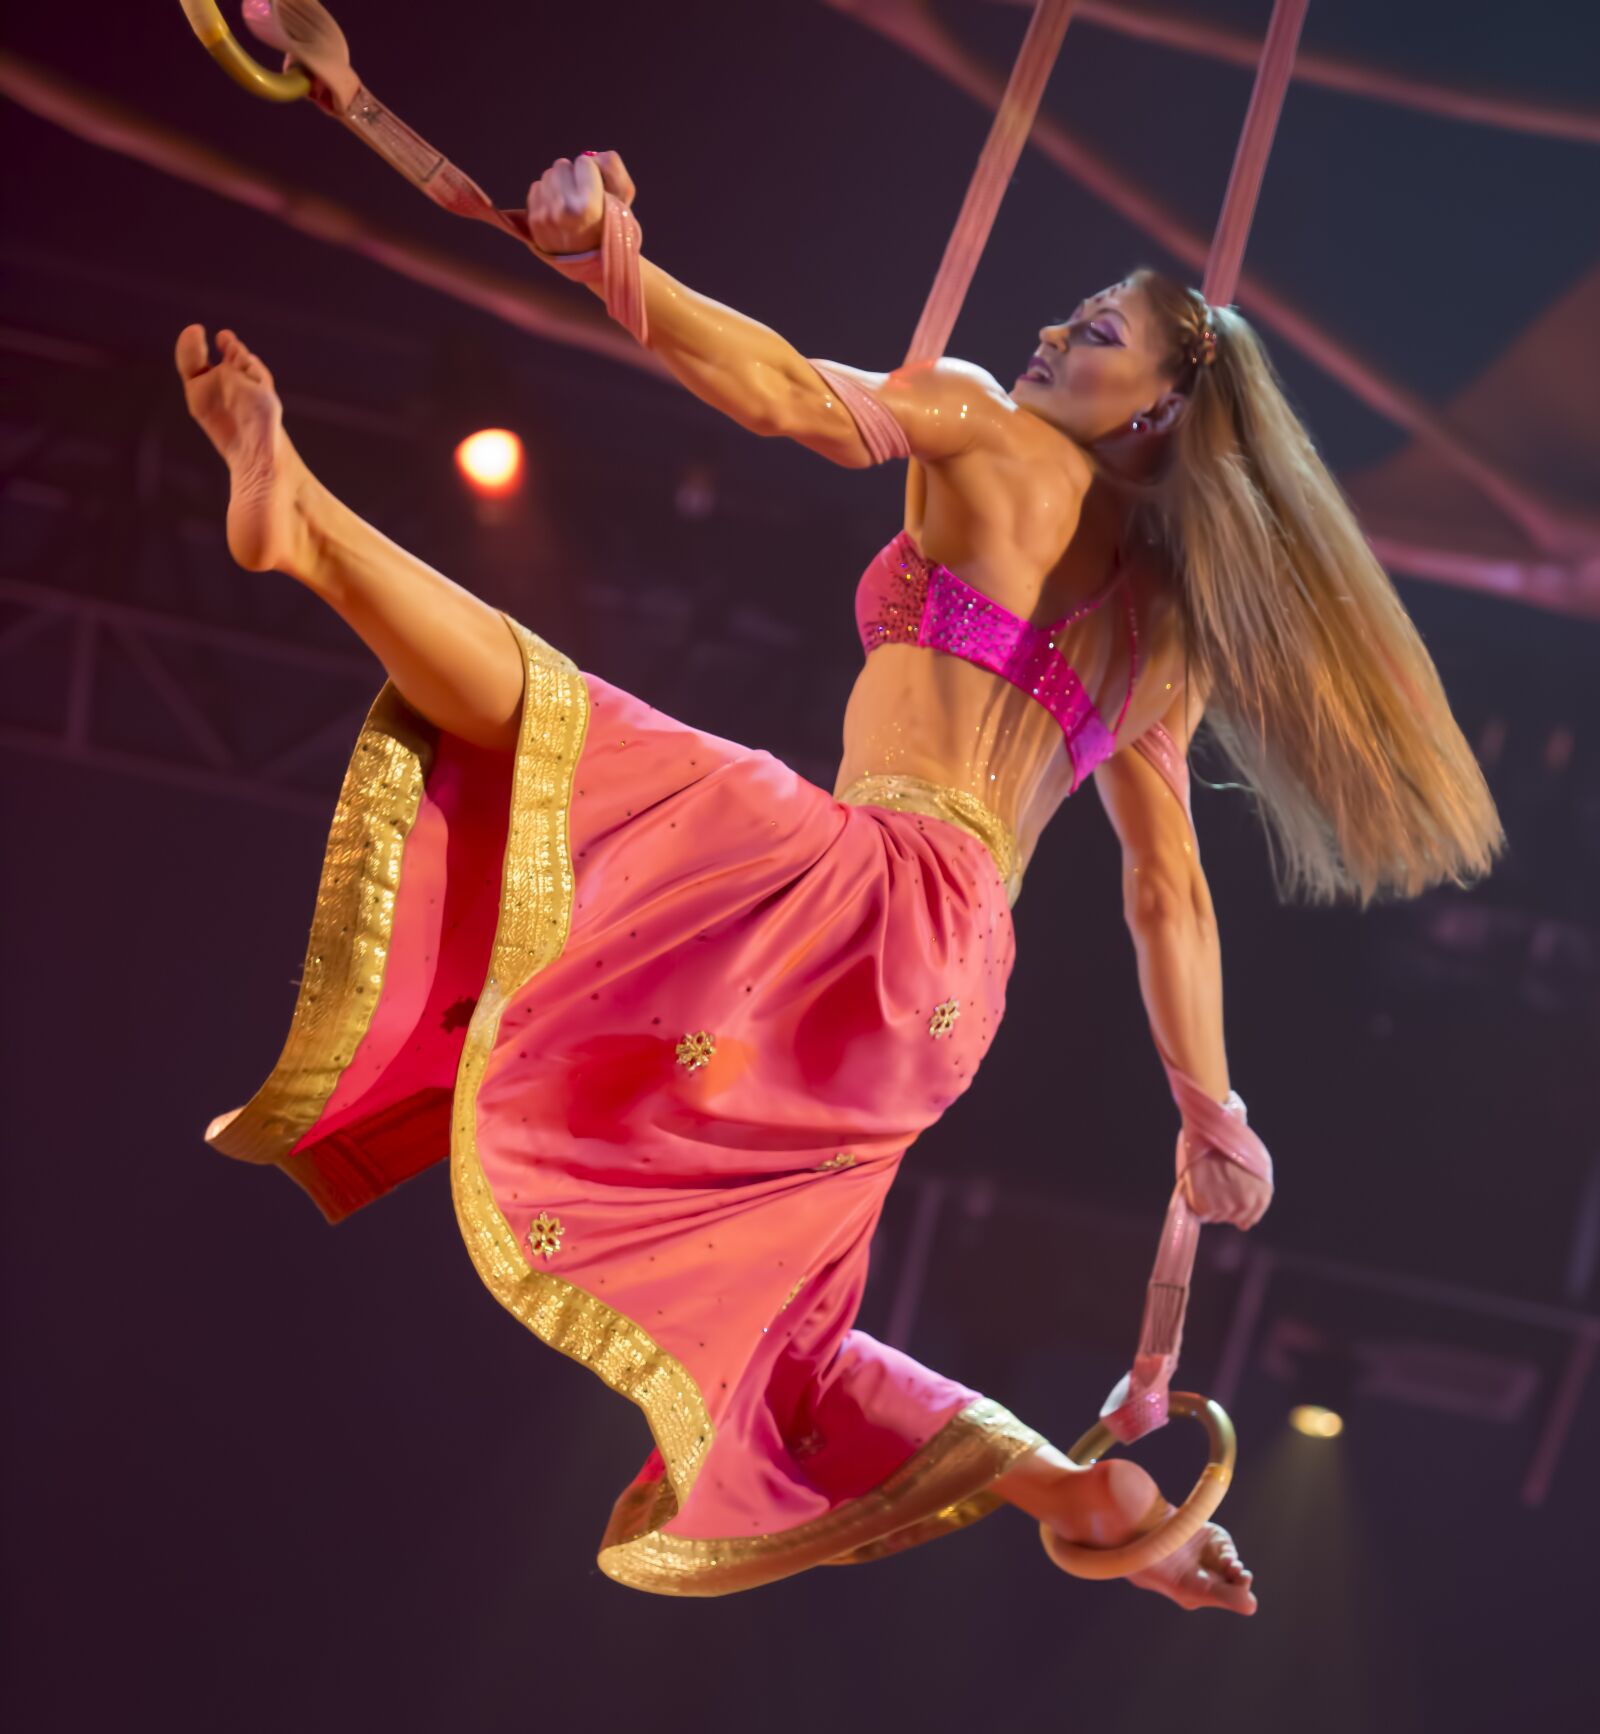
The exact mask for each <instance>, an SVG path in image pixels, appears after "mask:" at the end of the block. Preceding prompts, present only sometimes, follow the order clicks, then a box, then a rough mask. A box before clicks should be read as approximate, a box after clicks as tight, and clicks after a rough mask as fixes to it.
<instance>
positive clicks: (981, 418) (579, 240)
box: [528, 151, 1015, 469]
mask: <svg viewBox="0 0 1600 1734" xmlns="http://www.w3.org/2000/svg"><path fill="white" fill-rule="evenodd" d="M608 192H609V193H611V194H613V195H614V196H615V197H617V198H618V199H620V200H621V201H622V202H623V203H624V204H625V205H631V203H632V201H633V198H634V193H635V189H634V184H633V180H632V177H631V176H630V175H629V174H628V171H627V169H626V168H625V167H624V166H623V163H622V160H621V158H620V157H618V156H617V154H616V153H615V152H614V151H605V152H601V153H600V154H599V155H597V156H587V157H580V158H579V159H578V160H577V161H576V162H572V161H569V160H568V159H566V158H565V157H563V158H560V159H559V160H558V161H556V162H555V163H553V164H552V165H551V166H550V167H549V168H548V169H546V170H545V172H544V174H543V175H542V176H541V177H540V178H539V179H538V180H537V181H535V182H534V184H533V186H532V187H531V188H530V189H529V192H528V224H529V229H530V231H531V234H532V237H533V241H534V245H535V247H536V248H537V249H539V250H540V251H542V252H544V253H546V254H551V255H560V254H571V253H584V252H589V251H591V250H593V249H594V248H595V247H596V246H597V245H598V244H599V236H600V230H601V223H602V218H603V215H604V211H605V197H606V194H607V193H608ZM638 264H639V271H640V278H641V283H640V288H641V292H642V295H643V301H644V312H645V330H646V333H647V336H646V344H645V346H646V347H647V348H648V349H650V350H651V351H652V352H654V353H655V354H657V355H659V356H660V357H661V359H662V361H663V362H665V363H666V366H667V368H668V369H669V371H670V372H671V373H672V374H673V375H674V377H676V378H677V379H678V380H679V381H681V383H682V384H684V385H685V386H687V387H688V389H689V390H690V391H692V392H693V393H694V394H695V396H696V397H698V398H699V399H700V400H701V401H702V402H703V403H708V404H710V405H711V407H712V408H713V409H715V410H720V411H721V412H722V414H724V415H726V416H728V417H730V418H731V419H732V420H733V421H736V422H737V423H738V424H739V426H740V427H742V428H746V429H747V430H748V431H749V432H751V433H754V434H758V435H760V436H762V437H763V438H783V439H792V440H794V441H795V442H796V443H797V444H799V445H803V446H805V447H806V448H807V450H809V451H814V452H817V453H818V454H819V455H820V456H822V457H825V458H827V459H829V461H830V462H833V463H836V464H840V465H842V466H844V467H845V468H848V469H864V468H866V466H867V465H868V464H870V463H871V462H872V461H873V460H872V457H871V455H870V454H869V452H868V450H867V447H866V444H865V442H864V441H863V439H862V437H861V434H860V432H859V431H858V430H857V427H856V424H855V421H854V419H853V418H852V416H851V414H850V411H849V410H848V409H847V408H846V407H845V405H844V404H843V403H842V402H841V401H840V398H839V396H838V394H837V393H836V392H835V390H834V389H833V387H832V386H831V385H830V384H829V383H828V382H827V381H826V380H825V379H824V378H823V377H822V375H821V374H819V373H818V372H817V370H816V368H815V367H813V366H812V364H811V363H810V362H809V361H808V360H807V359H806V357H805V356H803V355H802V354H801V353H800V351H799V350H798V349H796V348H795V347H794V345H793V344H792V343H790V342H788V341H787V339H785V338H784V337H782V336H780V335H779V334H778V333H777V332H776V331H774V330H773V329H772V328H771V327H770V326H767V325H763V324H762V323H761V322H760V321H759V320H757V319H751V318H750V317H748V315H746V314H743V313H739V312H737V311H735V309H733V308H732V307H728V306H726V305H724V304H723V303H722V302H720V301H713V300H712V299H711V297H710V296H709V295H702V294H700V293H699V292H698V291H697V290H694V289H690V288H689V287H688V286H687V285H686V284H683V283H680V282H679V281H678V280H677V279H676V278H675V277H672V276H670V275H669V274H668V273H667V272H665V271H663V270H662V269H661V267H660V266H659V265H657V264H655V263H654V262H653V261H652V260H650V259H646V258H642V257H641V258H639V260H638ZM588 288H589V290H590V292H591V293H592V294H594V295H596V296H597V297H599V298H600V299H601V300H602V301H603V300H604V299H605V287H604V284H603V282H601V281H592V282H590V283H589V284H588ZM828 365H829V366H830V367H831V368H833V369H834V370H835V371H836V372H838V373H840V374H843V375H844V376H845V377H846V379H847V380H848V381H849V382H850V383H851V384H854V385H856V386H858V387H859V388H860V389H861V390H863V391H865V392H867V393H869V394H870V395H871V396H872V397H874V398H875V399H876V400H877V401H878V402H879V403H880V404H881V405H882V406H883V407H884V408H885V409H887V410H888V411H889V413H890V414H891V415H892V416H893V417H894V419H895V420H896V421H897V422H898V423H899V425H900V427H901V429H902V430H903V432H904V433H905V435H906V439H907V443H908V444H909V446H910V448H911V456H912V457H914V458H917V459H920V460H922V461H925V462H938V461H939V460H941V459H945V458H952V457H957V456H959V455H960V454H961V453H963V452H966V451H969V450H971V449H973V447H974V446H976V445H979V444H982V443H984V442H986V441H988V440H991V439H995V440H998V439H999V438H1001V437H1002V436H1003V431H1004V429H1005V427H1006V426H1008V425H1009V422H1010V420H1011V418H1012V416H1013V415H1014V413H1015V406H1014V405H1013V404H1012V403H1011V400H1010V399H1009V398H1008V397H1007V396H1006V394H1005V392H1004V391H1003V390H1002V389H1001V387H1000V385H999V383H998V382H997V381H996V380H995V379H994V378H993V377H992V376H991V375H989V374H988V373H985V372H984V370H983V369H982V368H980V367H974V366H972V365H971V364H970V363H968V362H962V361H952V360H948V359H942V360H939V361H935V362H925V363H922V364H920V365H918V366H915V367H908V368H901V369H899V370H897V371H896V372H893V373H869V372H864V371H861V370H859V369H856V368H848V367H839V366H838V365H837V364H836V363H829V364H828Z"/></svg>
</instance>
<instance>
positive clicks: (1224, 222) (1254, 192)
mask: <svg viewBox="0 0 1600 1734" xmlns="http://www.w3.org/2000/svg"><path fill="white" fill-rule="evenodd" d="M1307 3H1308V0H1277V3H1276V5H1274V7H1273V9H1272V22H1271V23H1270V24H1268V26H1267V36H1266V41H1265V42H1264V43H1263V44H1262V48H1261V61H1260V64H1259V65H1258V66H1257V68H1256V82H1255V88H1254V90H1253V91H1252V92H1251V94H1250V107H1249V109H1248V110H1247V112H1246V114H1245V117H1244V129H1243V131H1242V132H1241V133H1240V134H1239V145H1238V149H1237V151H1236V152H1235V154H1234V159H1233V172H1232V174H1231V175H1229V177H1228V191H1227V193H1226V195H1225V196H1224V198H1223V201H1222V215H1221V216H1220V217H1218V219H1217V228H1216V233H1215V234H1214V235H1213V236H1212V237H1211V255H1210V257H1209V258H1208V259H1207V260H1206V276H1205V283H1204V285H1203V287H1202V291H1201V292H1202V293H1203V294H1204V296H1205V298H1206V300H1207V301H1209V302H1210V303H1211V305H1212V306H1213V307H1226V306H1227V305H1228V303H1229V302H1230V301H1232V299H1233V297H1234V294H1235V292H1236V291H1237V289H1238V287H1239V272H1240V270H1241V268H1242V267H1243V265H1244V249H1245V243H1246V242H1247V241H1248V240H1249V238H1250V225H1251V223H1253V222H1254V221H1255V215H1256V199H1257V197H1258V196H1259V194H1260V192H1261V177H1262V176H1263V175H1264V174H1265V173H1266V170H1267V158H1268V157H1269V156H1270V155H1271V153H1272V141H1273V137H1274V135H1275V134H1276V133H1277V130H1278V116H1279V115H1280V114H1281V113H1282V112H1283V99H1284V96H1285V94H1286V93H1287V92H1288V89H1289V80H1290V77H1291V75H1292V74H1293V72H1294V56H1295V50H1296V49H1297V48H1298V47H1299V45H1300V27H1301V25H1303V24H1304V23H1305V19H1306V6H1307Z"/></svg>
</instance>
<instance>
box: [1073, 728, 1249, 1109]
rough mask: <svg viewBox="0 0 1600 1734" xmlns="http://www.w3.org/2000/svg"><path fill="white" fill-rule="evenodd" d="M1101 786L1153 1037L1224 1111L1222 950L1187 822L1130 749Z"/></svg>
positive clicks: (1102, 774)
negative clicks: (1114, 837)
mask: <svg viewBox="0 0 1600 1734" xmlns="http://www.w3.org/2000/svg"><path fill="white" fill-rule="evenodd" d="M1094 781H1095V787H1096V789H1097V790H1098V791H1099V795H1100V801H1101V804H1102V806H1104V808H1105V810H1106V814H1107V816H1108V817H1109V818H1110V820H1111V823H1112V826H1113V828H1114V829H1115V830H1116V833H1117V838H1118V840H1119V842H1120V843H1121V845H1122V911H1123V916H1124V919H1125V920H1126V921H1127V924H1128V931H1129V932H1130V934H1131V935H1132V936H1133V944H1134V949H1135V951H1136V952H1137V954H1138V959H1139V989H1140V992H1141V993H1142V995H1143V997H1144V1003H1145V1011H1146V1013H1147V1015H1148V1017H1149V1020H1150V1028H1151V1031H1152V1033H1153V1034H1154V1036H1155V1038H1156V1042H1157V1044H1158V1045H1159V1047H1160V1048H1161V1050H1162V1052H1163V1053H1164V1054H1165V1055H1166V1056H1167V1058H1168V1060H1170V1061H1171V1063H1172V1064H1173V1065H1174V1066H1177V1067H1178V1068H1179V1069H1180V1070H1182V1071H1185V1072H1187V1073H1188V1074H1189V1075H1190V1076H1191V1077H1192V1078H1193V1079H1194V1080H1195V1082H1196V1083H1198V1084H1200V1085H1201V1087H1202V1088H1203V1089H1204V1090H1205V1092H1206V1094H1207V1095H1209V1096H1211V1097H1212V1098H1214V1099H1215V1100H1216V1101H1218V1102H1221V1101H1223V1100H1225V1099H1226V1097H1227V1095H1228V1089H1229V1085H1228V1058H1227V1053H1226V1050H1225V1047H1224V1044H1223V1035H1222V944H1221V939H1220V936H1219V934H1218V931H1217V917H1216V910H1215V908H1214V907H1213V905H1212V901H1211V891H1210V887H1209V886H1208V885H1207V883H1206V876H1205V872H1204V870H1203V869H1202V867H1201V865H1200V857H1199V852H1198V850H1197V849H1196V848H1195V844H1194V834H1193V830H1192V828H1191V826H1190V823H1189V816H1188V814H1187V813H1186V812H1185V810H1184V808H1183V807H1182V805H1180V803H1179V802H1178V800H1177V799H1176V798H1175V797H1174V795H1173V792H1172V790H1171V789H1169V788H1168V787H1167V784H1166V782H1165V781H1164V780H1163V778H1162V776H1161V774H1160V773H1159V772H1158V771H1157V770H1156V769H1155V767H1154V766H1153V765H1152V764H1151V763H1150V762H1149V761H1148V760H1147V759H1146V758H1145V757H1144V756H1143V754H1141V753H1138V752H1134V751H1132V750H1131V749H1125V750H1123V751H1122V752H1118V753H1114V754H1113V755H1112V756H1111V757H1110V758H1109V759H1106V760H1105V761H1104V762H1103V763H1101V764H1100V765H1098V766H1097V767H1096V768H1095V772H1094Z"/></svg>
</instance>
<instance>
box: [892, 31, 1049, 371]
mask: <svg viewBox="0 0 1600 1734" xmlns="http://www.w3.org/2000/svg"><path fill="white" fill-rule="evenodd" d="M1075 4H1076V0H1039V3H1038V5H1037V6H1035V8H1034V12H1033V17H1032V18H1031V19H1030V20H1029V22H1028V32H1027V35H1026V36H1024V37H1023V39H1022V47H1021V49H1020V50H1019V52H1018V54H1017V63H1016V65H1015V66H1013V67H1012V69H1011V77H1010V79H1009V80H1008V81H1007V84H1006V90H1005V95H1004V96H1003V97H1001V99H1000V106H999V108H997V109H996V110H995V116H994V124H993V126H991V127H990V128H989V137H988V138H987V140H985V142H984V146H983V152H982V154H981V155H980V156H979V158H978V166H977V168H976V169H974V170H973V172H972V180H971V181H970V182H969V184H968V186H967V195H966V197H965V198H964V199H963V200H962V201H961V212H960V215H958V216H957V218H956V226H955V228H954V229H952V230H951V232H950V239H949V240H948V241H947V242H946V243H945V249H944V258H943V259H941V260H940V261H939V271H938V275H937V276H936V277H935V278H934V280H933V287H932V288H931V289H930V290H929V291H928V299H927V302H926V304H925V305H924V306H923V309H922V317H921V318H920V319H919V320H918V321H917V329H916V332H915V333H914V334H913V336H912V339H911V347H910V349H908V350H907V351H906V361H905V364H906V365H907V366H908V367H909V366H910V365H911V363H913V362H916V361H932V360H934V359H935V358H936V357H938V356H941V355H943V354H944V348H945V345H946V344H947V343H948V342H949V341H950V333H951V332H952V331H954V330H955V325H956V316H957V315H958V314H959V313H960V312H961V304H962V302H963V301H965V300H966V298H967V289H968V287H969V286H970V285H971V282H972V273H973V272H974V271H975V270H976V269H977V267H978V260H979V259H980V258H981V257H982V256H983V250H984V248H985V247H986V246H987V245H988V243H989V231H990V230H991V229H992V228H993V227H994V219H995V213H996V212H997V211H998V210H999V209H1000V201H1001V200H1002V199H1003V198H1004V197H1005V194H1006V188H1007V187H1008V186H1009V185H1010V184H1011V176H1012V174H1013V172H1014V171H1015V169H1016V166H1017V159H1018V158H1019V157H1020V156H1021V155H1022V147H1023V146H1024V145H1025V144H1027V142H1028V134H1029V133H1030V132H1032V130H1033V117H1034V116H1035V115H1036V114H1037V113H1038V112H1039V100H1040V98H1041V97H1042V96H1043V95H1044V87H1045V84H1046V82H1047V81H1048V79H1049V77H1050V71H1051V68H1052V67H1053V66H1054V65H1055V63H1056V56H1057V54H1059V53H1060V51H1061V38H1062V37H1063V36H1065V35H1066V33H1067V25H1068V23H1069V22H1070V21H1071V18H1072V8H1073V6H1074V5H1075Z"/></svg>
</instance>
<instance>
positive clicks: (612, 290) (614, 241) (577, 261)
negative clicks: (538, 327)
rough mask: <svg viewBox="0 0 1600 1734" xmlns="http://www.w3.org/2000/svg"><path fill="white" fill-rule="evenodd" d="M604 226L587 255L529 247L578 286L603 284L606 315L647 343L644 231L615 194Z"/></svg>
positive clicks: (608, 196)
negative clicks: (642, 264)
mask: <svg viewBox="0 0 1600 1734" xmlns="http://www.w3.org/2000/svg"><path fill="white" fill-rule="evenodd" d="M600 223H601V228H600V245H599V246H598V247H591V248H590V249H589V251H588V252H587V253H546V252H542V251H541V250H540V249H539V248H538V247H535V246H534V245H533V242H532V241H531V240H529V241H528V246H529V247H530V248H531V249H532V251H533V252H534V253H536V254H537V255H538V256H539V258H541V259H543V260H544V262H545V263H546V264H547V265H553V266H554V267H555V268H556V270H558V271H559V272H560V273H561V275H562V276H563V277H567V278H570V279H571V280H572V281H573V282H574V283H594V282H598V283H600V285H601V288H602V292H603V293H604V295H605V301H606V312H607V313H609V314H610V315H611V317H612V318H613V319H615V320H616V322H617V324H618V325H620V326H621V327H622V328H623V330H625V331H626V332H628V333H629V334H630V335H631V336H632V337H633V339H634V341H635V342H636V343H639V344H643V343H644V342H645V340H646V339H647V338H648V336H649V335H650V323H649V321H648V319H646V317H645V311H644V272H643V270H642V268H641V267H640V264H639V248H640V245H641V244H642V242H643V239H644V232H643V230H641V229H640V227H639V219H638V218H637V217H636V216H634V214H633V212H632V211H631V210H630V209H629V208H628V206H626V205H625V204H623V202H622V200H621V199H619V198H618V197H617V195H616V194H615V193H612V192H608V193H607V194H606V203H605V214H604V215H603V216H602V217H601V219H600Z"/></svg>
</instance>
